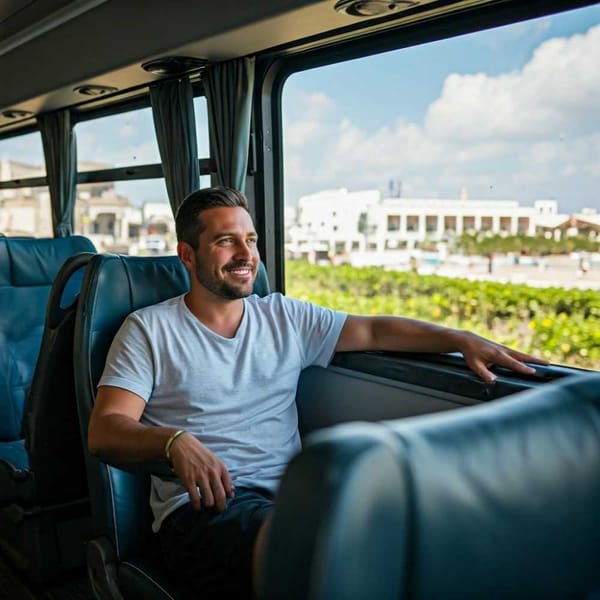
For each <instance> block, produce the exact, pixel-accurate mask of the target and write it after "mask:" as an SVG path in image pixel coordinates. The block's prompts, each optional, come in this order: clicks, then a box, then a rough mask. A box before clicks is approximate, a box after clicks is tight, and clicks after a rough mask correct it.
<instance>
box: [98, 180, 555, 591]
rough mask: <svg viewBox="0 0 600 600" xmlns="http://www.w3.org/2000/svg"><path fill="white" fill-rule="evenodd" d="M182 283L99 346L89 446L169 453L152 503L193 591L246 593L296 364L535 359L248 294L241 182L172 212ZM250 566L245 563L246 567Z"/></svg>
mask: <svg viewBox="0 0 600 600" xmlns="http://www.w3.org/2000/svg"><path fill="white" fill-rule="evenodd" d="M176 229H177V238H178V246H177V252H178V255H179V258H180V259H181V261H182V262H183V264H184V265H185V267H186V268H187V269H188V271H189V273H190V280H191V286H190V291H189V292H188V293H187V294H185V295H183V296H181V297H178V298H173V299H171V300H168V301H166V302H163V303H160V304H158V305H155V306H152V307H148V308H145V309H142V310H140V311H136V312H135V313H133V314H132V315H130V316H129V317H128V318H127V319H126V321H125V322H124V324H123V326H122V327H121V329H120V331H119V332H118V334H117V336H116V337H115V340H114V341H113V344H112V346H111V349H110V351H109V354H108V357H107V362H106V367H105V371H104V374H103V376H102V378H101V380H100V382H99V386H98V393H97V398H96V403H95V406H94V410H93V413H92V416H91V419H90V427H89V440H88V443H89V448H90V451H91V452H93V453H97V454H99V455H101V456H102V457H104V458H106V459H109V460H110V459H115V460H121V461H144V460H157V459H158V460H168V461H170V462H171V464H172V466H173V469H174V471H175V473H176V475H177V476H178V478H179V481H177V482H172V481H164V480H161V479H159V478H158V477H153V478H152V491H151V498H150V503H151V506H152V510H153V513H154V518H155V520H154V524H153V529H154V530H155V531H158V533H159V537H160V539H161V543H162V545H163V550H164V554H165V559H166V561H167V563H168V565H169V566H170V568H171V569H172V570H173V571H174V572H175V573H176V574H178V575H179V577H181V578H182V579H183V580H185V581H186V583H187V585H189V586H190V587H193V588H194V589H195V590H196V591H197V593H198V594H202V597H213V596H217V595H219V596H223V595H224V596H225V597H227V594H229V595H233V596H235V597H249V596H250V595H251V590H252V579H254V581H255V582H256V579H257V573H259V568H260V557H261V553H262V548H263V544H264V536H265V531H266V526H267V523H268V515H269V513H270V511H271V509H272V506H273V495H274V493H275V491H276V488H277V483H278V480H279V478H280V476H281V475H282V473H283V470H284V469H285V466H286V464H287V462H288V461H289V459H290V458H291V457H292V455H293V454H295V453H296V452H298V450H299V449H300V440H299V435H298V427H297V414H296V406H295V400H294V399H295V393H296V386H297V382H298V376H299V374H300V371H301V370H302V369H303V368H305V367H307V366H309V365H312V364H316V365H321V366H326V365H327V364H328V363H329V361H330V360H331V357H332V356H333V354H334V352H336V351H338V352H344V351H352V350H398V351H402V350H404V351H412V352H421V351H423V352H451V351H460V352H462V354H463V356H464V357H465V360H466V361H467V364H468V365H469V366H470V367H471V369H472V370H473V371H474V372H475V373H477V374H478V375H479V376H480V377H481V378H482V379H483V380H485V381H487V382H492V381H493V380H494V375H493V374H492V373H491V372H490V371H489V367H490V366H491V365H494V364H497V365H502V366H504V367H508V368H511V369H514V370H516V371H519V372H522V373H526V374H530V373H533V372H534V369H533V368H531V367H529V366H527V365H525V364H523V362H522V361H523V360H527V361H530V362H533V363H543V362H544V361H540V360H539V359H535V358H533V357H531V356H528V355H526V354H523V353H520V352H516V351H514V350H510V349H508V348H506V347H504V346H500V345H498V344H496V343H494V342H491V341H489V340H485V339H483V338H481V337H479V336H476V335H474V334H472V333H469V332H465V331H458V330H452V329H448V328H444V327H440V326H437V325H433V324H430V323H425V322H422V321H416V320H411V319H403V318H400V317H361V316H355V315H345V314H342V313H338V312H335V311H332V310H329V309H325V308H321V307H318V306H315V305H312V304H309V303H306V302H300V301H298V300H293V299H290V298H286V297H284V296H282V295H281V294H271V295H270V296H268V297H267V298H262V299H259V298H258V297H257V296H253V295H251V294H252V287H253V283H254V279H255V277H256V273H257V269H258V265H259V255H258V250H257V234H256V232H255V229H254V225H253V222H252V218H251V217H250V214H249V212H248V206H247V202H246V199H245V198H244V196H243V195H242V194H241V193H240V192H237V191H235V190H232V189H228V188H222V187H221V188H208V189H204V190H199V191H198V192H194V193H193V194H191V195H190V196H188V197H187V198H186V199H185V201H184V202H183V204H182V205H181V207H180V209H179V211H178V213H177V217H176ZM253 568H254V576H253V572H252V571H253Z"/></svg>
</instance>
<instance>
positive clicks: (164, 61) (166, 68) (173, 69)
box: [142, 56, 208, 76]
mask: <svg viewBox="0 0 600 600" xmlns="http://www.w3.org/2000/svg"><path fill="white" fill-rule="evenodd" d="M207 63H208V61H207V60H206V59H204V58H195V57H193V56H165V57H163V58H157V59H155V60H149V61H148V62H145V63H143V64H142V69H144V71H148V73H152V74H153V75H160V76H168V75H181V74H182V73H187V72H188V71H199V70H201V69H203V68H204V67H205V66H206V65H207Z"/></svg>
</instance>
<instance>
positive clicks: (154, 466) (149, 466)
mask: <svg viewBox="0 0 600 600" xmlns="http://www.w3.org/2000/svg"><path fill="white" fill-rule="evenodd" d="M100 460H102V462H105V463H106V464H107V465H110V466H111V467H116V468H117V469H121V471H127V472H128V473H133V474H134V475H156V476H157V477H160V478H161V479H167V480H170V481H177V480H178V479H179V478H178V477H177V475H176V474H175V471H174V470H173V468H172V467H171V466H170V465H169V464H168V463H166V462H163V461H160V460H147V461H143V462H125V461H115V460H104V459H103V458H101V457H100Z"/></svg>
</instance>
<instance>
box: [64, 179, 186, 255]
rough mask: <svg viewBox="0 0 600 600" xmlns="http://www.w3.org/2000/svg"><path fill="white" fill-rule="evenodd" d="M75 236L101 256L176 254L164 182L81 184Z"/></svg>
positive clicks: (172, 222)
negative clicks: (85, 239) (88, 241)
mask: <svg viewBox="0 0 600 600" xmlns="http://www.w3.org/2000/svg"><path fill="white" fill-rule="evenodd" d="M75 232H76V233H79V234H81V235H85V236H87V237H89V238H90V239H91V240H92V241H93V242H94V244H95V245H96V248H98V250H99V251H101V252H120V253H123V254H132V255H141V256H144V255H149V254H176V251H177V250H176V247H177V242H176V238H175V220H174V218H173V213H172V210H171V205H170V204H169V202H168V200H167V190H166V186H165V182H164V179H146V180H139V181H117V182H107V183H90V184H80V185H78V186H77V201H76V205H75Z"/></svg>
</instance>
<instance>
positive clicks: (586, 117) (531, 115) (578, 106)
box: [425, 26, 600, 141]
mask: <svg viewBox="0 0 600 600" xmlns="http://www.w3.org/2000/svg"><path fill="white" fill-rule="evenodd" d="M598 64H600V26H596V27H593V28H592V29H590V30H589V31H588V32H587V33H585V34H578V35H574V36H572V37H571V38H554V39H551V40H548V41H546V42H544V43H543V44H542V45H541V46H540V47H539V48H538V49H537V50H536V51H535V53H534V55H533V57H532V59H531V61H530V62H529V63H528V64H526V65H525V66H524V67H523V69H522V70H520V71H517V72H513V73H508V74H503V75H500V76H497V77H491V76H488V75H486V74H484V73H479V74H476V75H458V74H452V75H450V76H448V78H447V79H446V81H445V82H444V87H443V90H442V95H441V97H440V98H439V99H438V100H436V101H435V102H434V103H433V104H432V105H431V106H430V107H429V110H428V111H427V116H426V120H425V127H426V130H427V132H428V134H429V135H431V136H432V137H439V138H448V139H452V140H463V141H474V140H483V139H498V138H504V139H517V138H521V139H531V138H536V137H538V136H545V135H547V133H548V131H552V130H554V131H559V130H561V129H565V128H567V129H570V128H573V127H581V126H582V121H583V122H585V123H591V122H593V120H594V119H597V118H598V117H597V113H596V112H595V111H596V110H597V107H598V105H599V104H600V78H599V77H598V76H597V72H598Z"/></svg>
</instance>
